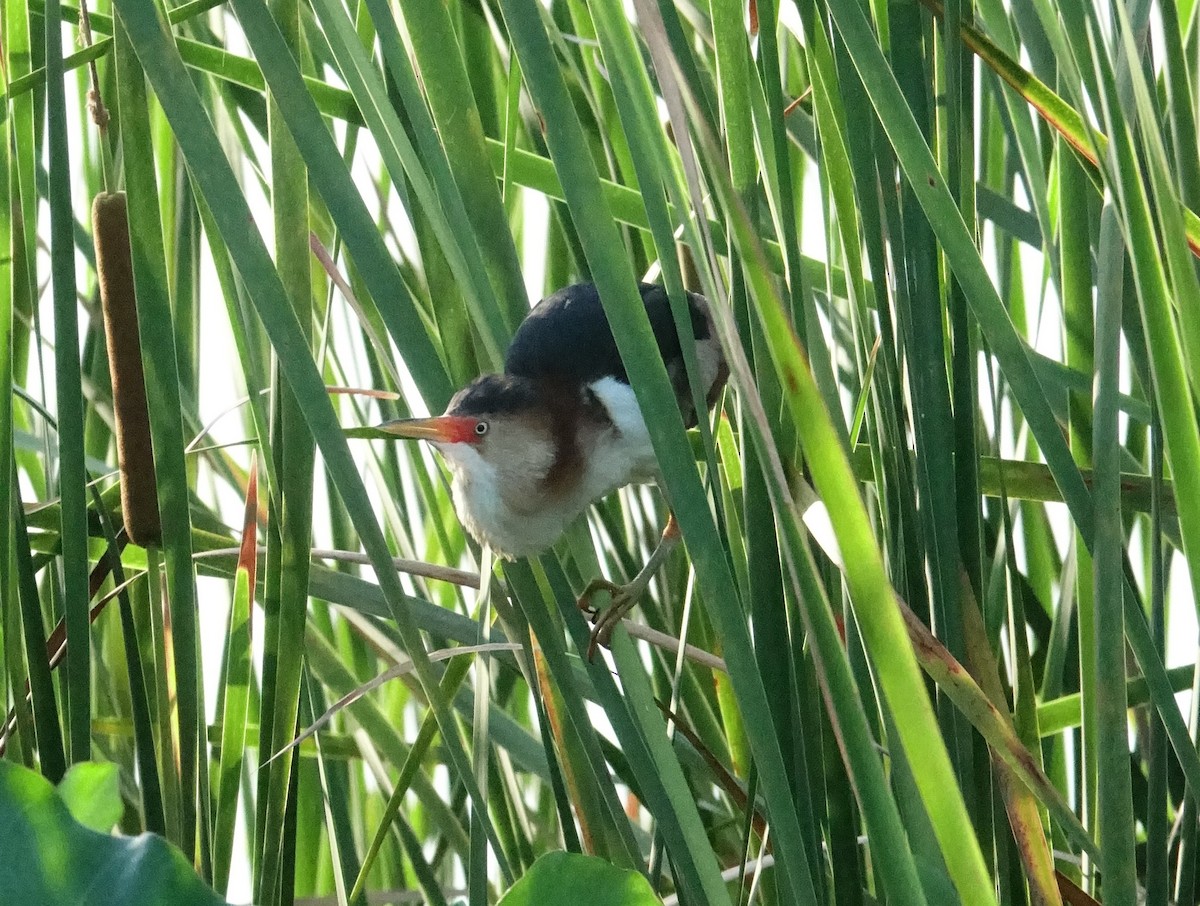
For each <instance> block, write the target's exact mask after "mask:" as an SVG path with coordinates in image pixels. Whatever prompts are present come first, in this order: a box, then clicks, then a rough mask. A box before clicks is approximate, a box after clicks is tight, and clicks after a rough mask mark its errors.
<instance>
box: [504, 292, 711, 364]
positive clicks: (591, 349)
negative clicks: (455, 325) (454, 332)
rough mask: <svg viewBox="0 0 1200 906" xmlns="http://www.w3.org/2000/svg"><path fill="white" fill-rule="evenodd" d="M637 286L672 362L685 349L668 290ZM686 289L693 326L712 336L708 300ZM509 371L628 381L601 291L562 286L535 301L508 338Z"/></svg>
mask: <svg viewBox="0 0 1200 906" xmlns="http://www.w3.org/2000/svg"><path fill="white" fill-rule="evenodd" d="M638 289H639V291H640V292H641V294H642V302H643V303H644V304H645V306H646V314H647V315H648V316H649V318H650V327H651V329H652V330H653V331H654V339H655V340H656V341H657V343H658V351H659V353H660V354H661V355H662V357H663V361H664V362H666V363H667V365H668V366H670V365H671V363H673V362H676V361H678V360H679V359H680V358H681V354H680V349H679V335H678V333H676V331H675V319H674V317H673V316H672V314H671V303H670V300H669V299H668V298H667V292H666V290H664V289H663V288H662V287H661V286H655V285H653V284H650V283H640V284H638ZM687 295H688V309H689V311H690V313H691V317H692V331H693V333H694V334H695V336H696V339H697V340H707V339H708V338H709V329H708V319H707V317H706V316H705V313H704V308H703V306H704V304H705V303H704V300H703V298H702V297H701V296H697V295H696V294H694V293H688V294H687ZM504 371H505V372H506V373H507V374H511V375H517V376H520V377H527V378H533V379H544V378H548V379H553V380H561V381H567V382H570V383H581V384H582V383H590V382H592V381H596V380H599V379H600V378H602V377H605V376H612V377H615V378H616V379H617V380H619V381H622V382H624V383H626V384H628V383H629V376H628V375H627V374H626V372H625V366H624V365H623V364H622V363H621V356H620V353H618V352H617V343H616V341H615V340H614V339H613V335H612V328H611V327H610V326H609V324H608V316H607V315H605V313H604V307H603V306H602V305H601V304H600V294H599V293H598V292H597V291H596V287H595V285H593V284H591V283H577V284H575V285H573V286H568V287H565V288H563V289H560V290H559V291H558V292H556V293H554V294H552V295H549V296H547V297H546V298H545V299H543V300H542V301H541V302H539V303H538V304H537V305H535V306H534V307H533V309H532V310H531V311H530V312H529V314H528V316H526V318H525V320H524V321H522V322H521V326H520V327H518V328H517V332H516V334H515V335H514V336H513V339H512V343H511V344H509V347H508V353H507V355H506V356H505V358H504Z"/></svg>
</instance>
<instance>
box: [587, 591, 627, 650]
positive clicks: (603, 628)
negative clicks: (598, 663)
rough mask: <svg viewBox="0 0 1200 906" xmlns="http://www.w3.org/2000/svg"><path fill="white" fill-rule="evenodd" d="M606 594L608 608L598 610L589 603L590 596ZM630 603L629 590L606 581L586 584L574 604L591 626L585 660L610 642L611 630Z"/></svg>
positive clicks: (619, 620)
mask: <svg viewBox="0 0 1200 906" xmlns="http://www.w3.org/2000/svg"><path fill="white" fill-rule="evenodd" d="M599 592H604V593H607V594H608V596H609V598H610V599H611V601H610V603H609V605H608V607H605V608H600V607H597V606H596V605H594V604H592V603H591V599H592V596H593V595H595V594H597V593H599ZM631 602H632V598H631V595H630V594H629V589H628V588H627V587H626V586H624V585H618V584H616V583H615V582H610V581H609V580H608V579H600V578H597V579H593V580H592V581H591V582H589V583H588V584H587V587H586V588H585V589H584V590H583V594H581V595H580V596H579V600H578V601H577V602H576V603H577V605H578V607H579V609H580V610H581V611H583V614H584V616H586V617H587V619H588V621H589V622H590V623H591V624H592V634H591V637H590V638H589V640H588V650H587V659H588V660H589V661H591V660H592V658H593V657H595V654H596V649H597V647H599V646H604V647H605V648H607V647H608V646H609V643H610V642H611V641H612V634H613V630H614V629H616V627H617V624H618V623H620V622H621V618H622V617H623V616H624V615H625V613H626V612H627V611H628V610H629V605H630V604H631Z"/></svg>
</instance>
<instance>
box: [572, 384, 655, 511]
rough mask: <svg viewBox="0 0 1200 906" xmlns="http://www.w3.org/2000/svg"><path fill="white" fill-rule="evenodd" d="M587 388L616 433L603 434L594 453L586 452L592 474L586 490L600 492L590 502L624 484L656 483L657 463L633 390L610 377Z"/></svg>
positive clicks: (591, 451)
mask: <svg viewBox="0 0 1200 906" xmlns="http://www.w3.org/2000/svg"><path fill="white" fill-rule="evenodd" d="M589 386H590V388H591V391H592V393H594V394H595V395H596V398H597V399H598V400H600V403H601V405H603V406H604V408H605V409H606V410H608V417H609V419H611V420H612V423H613V427H614V429H615V430H614V431H611V432H608V433H607V434H605V435H604V436H603V437H602V438H601V439H600V441H599V442H598V443H597V445H596V448H595V449H594V450H589V451H587V453H588V457H589V466H590V467H589V470H588V471H589V473H591V474H590V475H589V480H588V485H589V490H591V489H599V490H596V491H595V493H593V494H592V498H591V499H592V500H594V499H596V498H597V497H603V496H604V495H606V494H609V493H611V492H613V491H615V490H616V489H617V488H620V487H624V486H625V485H627V484H634V483H640V482H648V481H653V480H655V479H656V478H657V477H658V460H657V459H656V458H655V456H654V448H653V447H652V446H651V444H650V432H649V431H648V430H647V429H646V420H645V419H644V418H642V410H641V408H640V407H639V406H638V403H637V397H636V396H635V395H634V392H633V388H632V387H630V386H629V385H628V384H625V383H622V382H621V381H618V380H617V379H616V378H612V377H605V378H601V379H600V380H598V381H594V382H593V383H592V384H590V385H589ZM589 502H590V501H589Z"/></svg>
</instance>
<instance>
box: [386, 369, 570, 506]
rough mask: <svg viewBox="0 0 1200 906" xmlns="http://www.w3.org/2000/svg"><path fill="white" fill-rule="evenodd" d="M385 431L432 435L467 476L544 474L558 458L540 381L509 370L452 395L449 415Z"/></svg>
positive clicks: (518, 480)
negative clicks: (543, 404) (541, 397)
mask: <svg viewBox="0 0 1200 906" xmlns="http://www.w3.org/2000/svg"><path fill="white" fill-rule="evenodd" d="M379 428H380V430H383V431H386V432H388V433H389V434H394V435H396V436H397V437H406V438H414V439H417V440H427V441H429V442H430V443H432V444H433V445H434V446H435V447H437V449H438V451H439V452H440V453H441V454H442V455H443V456H444V457H445V459H446V461H447V463H448V464H449V465H450V467H451V469H452V470H453V471H454V472H455V473H456V474H457V475H458V476H459V477H460V478H462V479H464V480H466V481H471V480H481V479H484V477H485V475H487V476H488V477H489V478H492V480H504V481H505V483H506V484H508V485H510V486H512V485H521V484H524V483H525V481H524V480H523V479H528V480H531V481H532V480H537V479H540V478H541V477H542V476H543V475H544V474H545V470H546V468H548V465H549V461H550V460H551V459H552V458H553V455H554V449H553V434H552V431H553V428H552V425H551V424H549V420H548V419H547V418H546V413H545V410H544V407H543V406H542V405H541V399H540V394H539V392H538V387H537V386H536V385H535V383H534V382H533V381H531V380H529V379H527V378H522V377H514V376H512V375H507V374H485V375H483V376H481V377H478V378H476V379H475V380H474V381H472V382H471V383H470V384H468V385H467V386H466V387H464V388H463V389H462V390H460V391H459V392H458V393H456V394H455V395H454V398H453V399H452V400H450V405H449V406H447V407H446V412H445V414H444V415H437V416H433V417H432V418H402V419H398V420H396V421H391V422H385V423H384V424H382V425H380V426H379Z"/></svg>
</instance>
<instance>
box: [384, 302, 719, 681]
mask: <svg viewBox="0 0 1200 906" xmlns="http://www.w3.org/2000/svg"><path fill="white" fill-rule="evenodd" d="M638 289H639V292H640V294H641V298H642V302H643V304H644V305H645V307H646V314H647V316H648V317H649V320H650V327H651V329H652V330H653V333H654V338H655V341H656V342H657V344H658V351H659V354H660V355H661V356H662V359H663V363H664V364H665V365H666V368H667V374H668V376H669V378H670V382H671V387H672V390H673V391H674V395H675V399H676V402H677V403H678V405H679V410H680V414H681V415H682V416H683V421H684V424H685V425H686V426H687V427H689V428H691V427H695V426H696V425H697V424H698V421H699V417H700V416H701V414H703V415H705V416H706V415H707V413H708V410H711V409H712V408H713V407H714V405H715V404H716V402H717V401H718V398H719V396H720V394H721V391H722V389H723V388H724V386H725V382H726V380H727V378H728V376H729V367H728V364H727V362H726V360H725V355H724V352H723V350H722V348H721V345H720V342H719V341H718V339H717V333H716V329H715V325H714V322H713V318H712V313H711V311H710V309H709V305H708V302H707V301H706V300H705V298H704V297H703V296H701V295H699V294H696V293H692V292H688V293H686V299H687V308H688V315H689V320H690V322H691V330H692V335H693V338H694V342H695V353H696V355H695V361H696V362H697V365H698V371H699V374H698V377H699V385H700V387H701V388H702V389H703V391H704V401H705V404H706V410H705V412H704V413H699V412H697V407H696V405H695V402H694V397H693V395H692V391H691V386H690V384H689V381H688V376H687V372H686V370H685V366H684V356H683V352H682V348H681V346H680V337H679V332H678V331H677V329H676V325H675V320H674V316H673V313H672V310H671V305H670V301H669V299H668V296H667V292H666V290H665V289H664V288H663V287H662V286H659V285H656V284H649V283H639V284H638ZM378 427H379V429H380V430H382V431H384V432H386V433H388V434H391V435H394V436H396V437H400V438H409V439H419V440H425V441H428V442H429V443H431V444H432V445H433V446H434V447H435V448H436V449H437V451H438V452H439V453H440V454H441V456H442V458H443V460H444V461H445V463H446V465H447V467H448V469H449V472H450V475H451V496H452V498H453V501H454V507H455V511H456V512H457V514H458V517H459V519H460V521H461V522H462V524H463V526H464V528H465V529H466V530H467V532H468V533H469V534H470V535H471V536H472V537H473V538H474V539H475V540H476V541H478V542H479V543H480V544H486V545H487V546H489V547H490V548H491V549H492V551H494V552H495V553H496V554H498V555H500V556H501V557H503V558H505V559H515V558H518V557H527V556H533V555H536V554H538V553H541V552H542V551H544V550H546V549H547V548H549V547H551V546H552V545H553V544H554V543H555V542H556V541H557V540H558V539H559V538H560V537H561V536H562V535H563V533H564V532H565V531H566V529H567V527H568V526H569V525H570V524H571V522H573V521H574V520H575V519H576V518H577V517H578V516H579V515H580V514H581V513H583V512H584V511H585V510H586V509H587V508H588V507H589V506H590V505H591V504H592V503H593V502H595V501H597V500H599V499H601V498H603V497H606V496H607V495H609V494H611V493H613V492H614V491H616V490H617V489H618V488H622V487H625V486H626V485H629V484H645V483H651V482H655V481H656V480H657V479H658V478H659V468H658V463H657V460H656V457H655V455H654V450H653V448H652V446H651V443H650V432H649V430H648V429H647V427H646V421H645V419H644V417H643V416H642V412H641V409H640V407H639V405H638V402H637V398H636V396H635V394H634V391H633V388H632V387H631V386H630V381H629V376H628V374H627V373H626V370H625V366H624V364H623V363H622V361H621V356H620V354H619V353H618V351H617V344H616V341H615V339H614V338H613V334H612V327H611V325H610V324H609V321H608V316H607V315H606V313H605V311H604V307H603V305H601V302H600V294H599V292H598V290H597V289H596V287H595V285H594V284H592V283H576V284H573V285H571V286H567V287H564V288H563V289H560V290H558V291H557V292H555V293H552V294H551V295H549V296H547V297H546V298H544V299H543V300H542V301H540V302H539V303H538V304H537V305H535V306H534V307H533V308H532V309H530V311H529V313H528V315H527V316H526V317H525V319H524V320H523V321H522V322H521V324H520V325H519V327H518V328H517V330H516V333H514V335H513V338H512V341H511V343H510V344H509V347H508V350H507V352H506V354H505V358H504V371H503V373H500V374H484V375H481V376H480V377H478V378H476V379H475V380H473V381H471V382H470V383H469V384H468V385H467V386H466V387H464V388H463V389H462V390H460V391H458V393H456V394H455V395H454V396H453V398H452V399H451V400H450V403H449V405H448V406H447V407H446V411H445V413H444V414H442V415H439V416H434V417H431V418H405V419H397V420H393V421H389V422H385V423H383V424H382V425H379V426H378ZM679 541H680V532H679V528H678V524H677V523H676V521H675V517H674V513H673V511H672V512H671V515H670V516H669V518H668V520H667V523H666V527H665V528H664V529H663V534H662V540H661V541H660V542H659V544H658V546H657V547H656V548H655V551H654V553H653V554H652V555H651V556H650V558H649V560H647V562H646V564H645V566H644V567H643V568H642V569H641V570H640V571H639V572H638V574H637V575H636V576H635V577H634V578H633V580H632V581H630V582H629V583H628V584H626V585H616V584H614V583H612V582H609V581H607V580H605V579H596V580H594V581H593V582H591V583H590V584H589V585H588V586H587V587H586V588H585V589H584V592H583V594H582V595H581V596H580V598H579V600H578V602H577V603H578V605H579V607H580V609H582V610H583V611H584V612H585V613H586V614H587V615H588V616H589V618H591V619H592V621H593V626H594V628H593V633H592V639H591V644H590V645H589V657H590V656H591V653H592V652H593V651H594V649H595V646H596V645H597V644H602V645H608V644H609V641H610V639H611V635H612V631H613V629H614V628H615V626H616V625H617V623H618V622H620V620H621V619H622V618H623V617H624V615H625V614H626V613H627V612H628V611H629V610H630V609H631V608H632V607H633V606H634V604H635V603H636V601H637V599H638V598H639V597H640V596H641V594H642V593H643V592H644V591H645V589H646V587H647V586H648V585H649V583H650V580H651V579H652V578H653V576H654V575H655V573H656V572H657V571H658V569H659V567H660V566H661V565H662V564H663V562H665V560H666V559H667V557H668V556H669V555H670V553H671V551H672V550H673V549H674V548H675V547H676V545H677V544H678V543H679ZM600 591H607V592H609V594H610V595H611V604H610V606H609V607H608V608H607V609H606V610H605V611H603V612H599V611H598V610H597V609H596V608H594V607H593V606H592V605H591V603H590V602H591V600H592V598H593V597H594V595H595V594H596V593H597V592H600Z"/></svg>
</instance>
